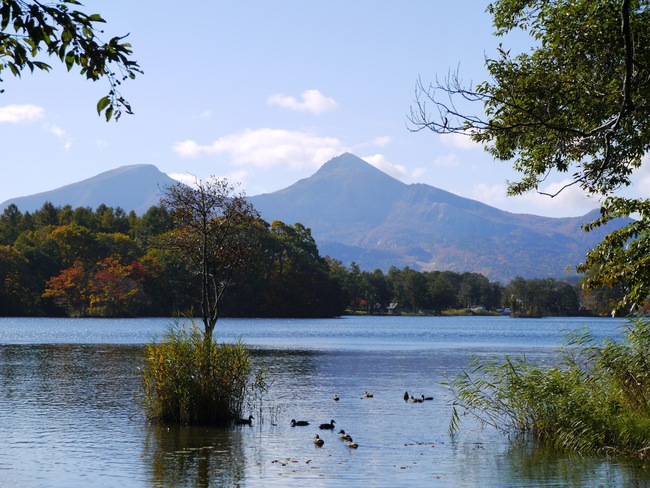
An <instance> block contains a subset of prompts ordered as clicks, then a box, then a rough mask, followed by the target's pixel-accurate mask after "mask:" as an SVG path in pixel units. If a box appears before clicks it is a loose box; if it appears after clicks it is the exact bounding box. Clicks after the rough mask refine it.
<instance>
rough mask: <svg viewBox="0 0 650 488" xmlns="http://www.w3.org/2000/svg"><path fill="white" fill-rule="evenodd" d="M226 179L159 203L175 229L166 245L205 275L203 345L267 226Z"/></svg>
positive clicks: (184, 189)
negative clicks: (171, 219) (223, 300)
mask: <svg viewBox="0 0 650 488" xmlns="http://www.w3.org/2000/svg"><path fill="white" fill-rule="evenodd" d="M235 190H236V188H235V186H234V185H231V184H229V183H228V181H227V180H226V179H225V178H217V177H214V176H213V177H211V178H210V179H208V180H207V181H202V180H198V179H197V180H196V182H195V184H194V185H193V186H187V185H184V184H182V183H178V184H176V185H173V186H171V187H168V188H166V189H165V191H164V195H163V197H162V198H161V204H162V205H163V206H164V207H166V208H168V209H169V211H170V212H171V215H172V217H173V219H174V222H175V229H174V230H173V231H171V232H170V233H169V234H168V235H167V239H166V244H167V245H168V246H169V247H170V248H172V249H174V250H175V251H177V252H178V253H179V254H180V255H181V256H183V257H184V258H186V259H187V260H188V261H189V262H190V263H191V265H192V267H193V268H194V269H195V270H196V272H197V273H198V274H199V275H200V276H201V314H202V319H203V324H204V326H205V340H206V341H209V340H211V339H212V332H213V330H214V328H215V325H216V323H217V320H218V319H219V304H220V303H221V300H222V299H223V297H224V293H225V292H226V289H227V288H228V286H229V285H230V284H231V282H232V280H233V277H234V276H235V273H236V272H237V271H239V270H241V269H242V268H245V267H246V266H247V265H248V263H249V262H250V258H251V257H252V256H253V255H254V254H255V253H256V252H258V250H259V248H260V242H259V235H260V234H259V232H257V229H258V228H259V227H260V226H262V225H263V221H262V220H261V219H260V218H259V213H258V212H257V210H255V208H254V207H253V205H252V204H251V203H250V202H248V200H246V198H245V196H244V194H243V193H237V192H236V191H235Z"/></svg>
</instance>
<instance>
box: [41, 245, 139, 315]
mask: <svg viewBox="0 0 650 488" xmlns="http://www.w3.org/2000/svg"><path fill="white" fill-rule="evenodd" d="M143 278H144V270H143V268H142V266H141V265H140V263H138V262H137V261H134V262H133V263H132V264H130V265H125V264H122V263H121V262H120V259H119V257H117V256H109V257H106V258H104V259H102V260H101V261H99V262H98V263H97V265H96V268H95V270H94V271H88V270H86V269H85V268H84V265H83V264H82V263H81V262H80V261H75V262H74V264H73V265H72V266H71V267H70V268H66V269H63V270H62V271H61V272H60V273H59V274H58V275H57V276H54V277H52V278H50V280H48V282H47V284H46V288H45V292H44V293H43V296H44V297H46V298H52V299H54V302H55V303H56V304H57V305H59V306H61V307H63V308H64V309H65V310H66V312H67V313H68V315H70V316H71V317H83V316H86V315H94V316H101V317H115V316H122V315H129V312H130V310H132V308H133V307H134V306H135V305H136V304H137V303H140V301H141V299H142V296H143V290H142V281H143Z"/></svg>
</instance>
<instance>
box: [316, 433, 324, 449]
mask: <svg viewBox="0 0 650 488" xmlns="http://www.w3.org/2000/svg"><path fill="white" fill-rule="evenodd" d="M323 444H325V441H324V440H323V439H321V438H320V436H319V435H318V434H316V437H314V445H315V446H317V447H321V446H322V445H323Z"/></svg>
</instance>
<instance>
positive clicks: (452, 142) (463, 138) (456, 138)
mask: <svg viewBox="0 0 650 488" xmlns="http://www.w3.org/2000/svg"><path fill="white" fill-rule="evenodd" d="M440 142H441V143H442V145H443V146H446V147H454V148H456V149H463V150H474V149H482V148H483V146H481V144H478V143H477V142H474V141H473V140H472V139H470V137H469V134H458V133H454V134H440Z"/></svg>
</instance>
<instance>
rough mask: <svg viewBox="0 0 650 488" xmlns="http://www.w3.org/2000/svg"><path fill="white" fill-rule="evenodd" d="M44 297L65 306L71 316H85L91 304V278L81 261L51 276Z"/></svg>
mask: <svg viewBox="0 0 650 488" xmlns="http://www.w3.org/2000/svg"><path fill="white" fill-rule="evenodd" d="M43 297H45V298H52V299H54V303H56V304H57V305H59V306H61V307H63V308H65V310H66V311H67V313H68V315H70V316H71V317H83V316H85V315H86V313H87V311H88V307H89V304H90V278H89V276H88V273H87V272H86V270H85V269H84V265H83V264H82V263H81V262H80V261H75V262H74V264H73V265H72V266H71V267H70V268H66V269H64V270H62V271H61V272H60V273H59V275H58V276H54V277H52V278H50V279H49V280H48V281H47V283H46V286H45V293H43Z"/></svg>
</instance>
